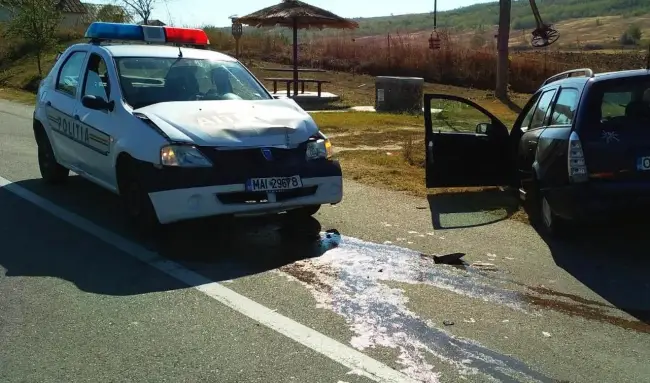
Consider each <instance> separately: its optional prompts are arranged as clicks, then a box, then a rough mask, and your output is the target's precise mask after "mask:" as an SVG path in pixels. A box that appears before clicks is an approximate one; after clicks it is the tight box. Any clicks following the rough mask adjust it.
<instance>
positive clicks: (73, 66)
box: [56, 52, 86, 97]
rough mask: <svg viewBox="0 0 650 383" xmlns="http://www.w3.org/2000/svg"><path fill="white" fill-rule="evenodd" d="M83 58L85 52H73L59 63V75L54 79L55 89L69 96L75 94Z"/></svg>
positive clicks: (74, 95)
mask: <svg viewBox="0 0 650 383" xmlns="http://www.w3.org/2000/svg"><path fill="white" fill-rule="evenodd" d="M85 58H86V52H74V53H72V54H71V55H70V56H68V58H67V60H66V61H65V62H64V63H63V65H61V70H60V71H59V76H58V77H57V79H56V90H58V91H60V92H62V93H65V94H67V95H69V96H71V97H76V96H77V88H78V87H79V77H80V76H81V69H82V66H83V63H84V59H85Z"/></svg>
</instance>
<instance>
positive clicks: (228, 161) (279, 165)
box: [199, 143, 307, 176]
mask: <svg viewBox="0 0 650 383" xmlns="http://www.w3.org/2000/svg"><path fill="white" fill-rule="evenodd" d="M199 149H200V150H201V152H202V153H203V154H204V155H205V156H206V157H208V158H209V159H210V161H212V162H213V163H214V164H215V166H216V167H217V168H218V169H219V170H220V171H223V172H231V171H232V172H233V174H234V173H235V172H236V173H238V174H246V175H248V176H252V175H253V174H261V173H267V172H269V171H271V172H273V174H272V175H273V176H280V175H281V174H278V173H277V172H278V171H279V172H281V173H286V171H289V172H291V171H295V169H297V168H299V167H300V165H301V164H302V163H304V162H305V155H306V151H307V143H303V144H301V145H300V146H299V147H297V148H293V149H282V148H268V150H270V151H271V155H272V159H270V160H267V159H266V158H265V157H264V155H263V154H262V150H261V148H255V149H231V150H224V149H216V148H213V147H201V148H199ZM285 175H289V174H285Z"/></svg>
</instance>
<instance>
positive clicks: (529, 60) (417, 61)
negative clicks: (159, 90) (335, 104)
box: [210, 31, 645, 93]
mask: <svg viewBox="0 0 650 383" xmlns="http://www.w3.org/2000/svg"><path fill="white" fill-rule="evenodd" d="M213 35H214V37H213ZM427 38H428V32H427V33H413V34H408V35H399V34H393V35H390V36H388V37H387V36H382V37H362V38H353V37H352V36H351V35H344V34H342V35H341V36H340V37H335V38H321V39H313V40H305V41H303V42H302V43H301V44H300V46H299V60H300V63H299V65H300V66H303V67H318V68H323V69H329V70H335V71H340V72H348V73H355V74H368V75H372V76H379V75H393V76H416V77H422V78H424V79H425V80H426V81H428V82H435V83H442V84H448V85H456V86H461V87H468V88H479V89H492V88H493V87H494V84H495V81H496V73H495V65H494V63H495V62H496V51H495V49H494V48H493V47H488V46H486V47H483V48H480V49H471V48H468V47H467V46H466V44H463V42H462V38H463V37H462V34H459V35H450V34H448V33H444V32H443V33H442V40H443V42H442V49H441V50H439V51H435V52H432V51H431V50H429V49H428V48H427ZM210 41H211V42H212V45H213V47H214V48H215V49H218V50H223V51H226V52H232V51H233V49H234V48H233V42H232V37H230V36H229V35H228V34H225V33H223V32H217V31H211V32H210ZM289 51H290V46H289V45H288V42H287V44H285V42H284V40H282V39H281V38H279V37H273V36H271V35H266V36H264V37H259V38H257V40H256V38H255V37H253V36H249V37H248V39H247V40H246V43H244V44H243V50H242V56H243V57H245V58H251V59H263V60H265V61H273V62H276V63H279V64H287V65H288V64H290V62H291V59H290V57H291V55H290V54H289ZM644 59H645V52H643V51H627V52H621V53H619V54H616V55H612V54H582V53H577V54H565V53H562V52H555V51H549V50H537V51H534V52H525V53H519V54H518V53H514V52H513V54H512V55H511V77H510V86H511V89H512V90H513V91H516V92H524V93H527V92H533V91H534V90H536V89H537V87H538V86H539V84H540V83H541V82H542V81H543V80H545V79H546V78H548V77H549V76H551V75H553V74H555V73H558V72H561V71H564V70H567V69H571V68H575V67H583V66H589V67H592V68H593V69H594V70H597V71H610V70H621V69H631V68H639V67H641V66H642V65H644V61H645V60H644Z"/></svg>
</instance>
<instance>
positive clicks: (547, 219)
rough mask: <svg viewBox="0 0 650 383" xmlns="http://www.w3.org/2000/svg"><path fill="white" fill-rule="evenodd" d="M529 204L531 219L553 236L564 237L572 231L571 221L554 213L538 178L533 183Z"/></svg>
mask: <svg viewBox="0 0 650 383" xmlns="http://www.w3.org/2000/svg"><path fill="white" fill-rule="evenodd" d="M532 189H533V190H532V193H533V194H532V195H531V200H530V205H529V214H532V217H530V218H531V221H532V222H533V223H534V224H535V225H536V226H538V227H539V228H540V229H542V231H543V232H544V233H545V234H547V235H550V236H551V237H556V238H564V237H566V236H567V235H568V234H569V233H570V225H569V221H567V220H565V219H564V218H562V217H560V216H558V215H557V214H555V213H553V209H552V208H551V205H550V203H549V201H548V198H547V197H546V195H544V193H543V192H542V191H541V190H540V187H539V183H538V182H537V180H535V182H534V183H533V187H532Z"/></svg>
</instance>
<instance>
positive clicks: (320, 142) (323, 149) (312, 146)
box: [307, 138, 332, 160]
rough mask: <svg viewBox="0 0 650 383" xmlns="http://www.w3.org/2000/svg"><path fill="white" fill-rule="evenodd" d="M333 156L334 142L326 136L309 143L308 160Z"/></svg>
mask: <svg viewBox="0 0 650 383" xmlns="http://www.w3.org/2000/svg"><path fill="white" fill-rule="evenodd" d="M331 157H332V143H331V142H330V140H328V139H325V138H319V139H317V140H314V141H309V142H308V143H307V160H317V159H321V158H322V159H328V158H331Z"/></svg>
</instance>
